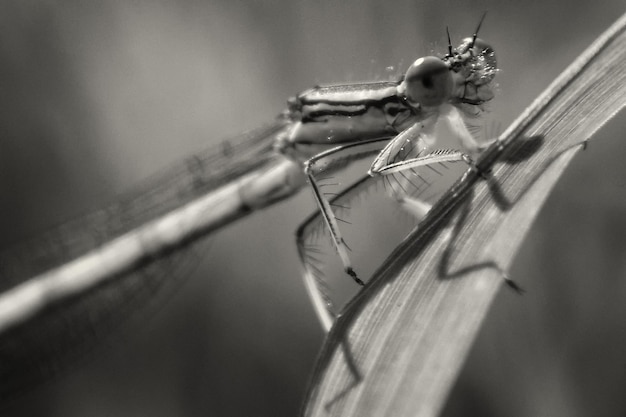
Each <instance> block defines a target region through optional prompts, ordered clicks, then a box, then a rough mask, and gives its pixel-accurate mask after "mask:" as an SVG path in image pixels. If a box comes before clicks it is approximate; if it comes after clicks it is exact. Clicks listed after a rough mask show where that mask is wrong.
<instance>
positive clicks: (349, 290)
mask: <svg viewBox="0 0 626 417" xmlns="http://www.w3.org/2000/svg"><path fill="white" fill-rule="evenodd" d="M412 149H413V150H412V151H410V152H409V148H407V152H406V153H405V154H399V156H400V157H407V158H409V157H412V156H415V155H416V154H419V152H418V151H417V150H415V149H416V148H412ZM366 167H367V162H366V163H365V164H364V165H363V164H361V166H360V167H355V170H356V171H357V172H358V173H360V174H357V175H354V174H348V175H352V176H354V177H357V179H354V180H352V181H353V182H352V185H351V186H348V187H346V188H344V189H342V190H336V196H335V197H334V198H332V199H331V205H332V208H333V211H334V213H335V215H336V216H337V219H338V221H339V227H340V229H341V231H342V234H343V237H344V240H345V242H346V244H347V246H348V247H349V248H350V251H351V252H350V257H351V259H352V261H353V265H354V268H355V270H356V272H357V273H358V275H359V277H361V278H362V279H364V280H365V281H367V280H369V278H370V277H371V276H372V275H373V273H374V272H375V270H376V269H377V268H378V266H379V265H380V264H381V263H382V262H383V261H384V259H385V258H386V257H387V256H388V255H389V254H390V253H391V251H393V249H394V248H395V247H396V246H397V245H398V244H399V243H400V242H401V241H402V240H403V239H404V238H405V237H406V236H407V235H408V234H409V232H410V231H411V230H413V228H414V227H415V226H416V225H418V223H419V222H420V220H421V219H422V218H423V216H424V215H425V214H426V213H427V212H428V210H429V209H430V207H432V205H433V204H434V203H435V202H436V201H437V200H438V199H439V198H440V197H441V196H442V195H443V193H444V192H445V191H447V190H448V189H449V188H450V186H451V185H452V184H453V183H454V182H455V181H456V180H457V179H458V178H460V176H461V175H462V174H463V173H464V172H465V171H466V170H467V169H468V167H467V165H466V164H465V163H463V162H446V163H435V164H432V165H428V166H422V167H419V168H416V169H409V170H406V171H402V172H398V173H394V174H392V175H386V176H380V177H373V178H372V177H369V176H365V177H363V176H362V173H363V172H364V171H366V169H367V168H366ZM342 177H343V175H342ZM329 182H334V183H336V182H337V181H336V180H335V179H329ZM344 183H345V181H344ZM324 190H325V191H328V192H329V193H331V194H333V193H334V192H335V190H332V189H331V188H330V187H327V188H324ZM297 245H298V251H299V254H300V259H301V262H302V265H303V268H304V279H305V282H306V284H307V289H308V290H309V293H310V295H311V298H312V300H313V303H314V306H315V309H316V312H317V313H318V316H319V317H320V320H321V321H322V323H323V326H324V327H325V328H327V327H328V324H329V322H332V320H333V318H334V316H335V315H336V314H337V312H339V311H341V309H342V307H343V306H344V305H345V303H346V302H347V301H349V300H350V299H351V298H352V297H353V296H354V295H355V294H356V292H357V291H358V290H359V288H360V287H358V286H357V285H356V284H355V283H354V282H353V281H352V280H351V279H350V277H348V276H347V275H346V274H345V272H344V271H343V268H342V264H341V261H340V259H339V257H338V256H337V254H336V252H335V250H334V246H333V245H332V241H331V237H330V235H329V232H328V229H327V227H326V225H325V224H324V221H323V218H322V216H321V215H320V214H319V213H314V214H313V215H312V216H311V217H309V218H308V219H307V220H306V221H305V222H304V223H303V224H302V226H301V227H300V228H299V230H298V233H297Z"/></svg>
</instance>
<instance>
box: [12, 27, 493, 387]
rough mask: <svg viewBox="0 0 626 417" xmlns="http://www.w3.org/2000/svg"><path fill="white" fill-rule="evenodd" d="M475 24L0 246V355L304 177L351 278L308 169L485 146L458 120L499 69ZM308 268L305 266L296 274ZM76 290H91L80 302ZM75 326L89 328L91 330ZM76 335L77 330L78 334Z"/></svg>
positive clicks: (376, 166) (135, 287)
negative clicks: (107, 200) (36, 233)
mask: <svg viewBox="0 0 626 417" xmlns="http://www.w3.org/2000/svg"><path fill="white" fill-rule="evenodd" d="M483 19H484V15H483V18H481V20H480V22H479V24H478V26H477V28H476V30H475V31H474V33H473V35H472V36H471V37H468V38H466V39H464V40H463V41H462V42H461V44H460V45H459V46H458V47H456V48H453V47H452V44H451V41H450V35H449V34H448V52H447V54H445V55H444V56H443V57H435V56H431V57H423V58H420V59H418V60H416V61H415V62H414V63H413V64H412V65H411V66H410V67H409V69H408V70H407V72H406V74H405V75H404V76H402V77H400V78H399V79H398V80H396V81H377V82H371V83H360V84H348V85H330V86H318V87H314V88H312V89H310V90H307V91H305V92H303V93H301V94H298V95H297V96H296V97H294V98H293V99H290V100H289V101H288V109H287V110H286V111H285V112H283V113H282V114H280V115H279V116H278V118H277V119H276V120H275V121H274V123H272V124H270V125H268V126H265V127H262V128H260V129H257V130H254V131H250V132H247V133H246V134H243V135H241V137H238V138H237V139H236V140H233V141H227V142H223V143H222V144H221V145H220V146H218V148H217V149H212V150H210V151H209V152H208V153H206V154H197V155H194V156H192V157H190V158H188V159H187V160H185V162H184V163H183V164H182V165H180V166H176V167H173V168H172V169H170V170H168V171H165V172H164V173H162V174H161V175H160V176H158V177H155V178H154V179H153V180H152V181H150V182H149V183H147V184H148V185H147V186H144V187H142V188H140V189H138V190H136V191H133V192H131V193H130V194H129V196H128V197H126V198H123V199H121V200H120V201H118V202H116V203H114V204H113V205H111V206H109V207H106V208H104V209H102V210H100V211H98V212H96V213H94V214H92V215H88V216H85V217H83V218H79V219H77V220H74V221H72V222H69V223H67V224H65V225H62V226H61V227H59V228H57V229H55V230H53V231H51V232H50V233H48V234H46V236H45V237H41V238H37V239H36V240H35V241H36V244H35V245H33V246H36V247H38V248H41V246H42V242H49V244H48V245H46V248H45V249H41V250H40V251H39V252H37V251H33V250H32V249H31V248H29V245H28V244H26V245H22V246H19V247H16V248H14V249H12V250H8V251H5V252H4V253H3V254H1V255H0V260H2V261H3V262H0V275H1V276H2V280H1V282H0V285H2V287H0V290H2V291H3V292H2V293H1V294H0V336H6V337H0V354H3V352H12V354H14V353H16V352H19V351H20V350H24V351H26V350H25V349H24V347H23V346H24V343H23V342H24V340H25V339H26V340H27V339H28V338H32V334H37V333H38V332H39V331H41V329H42V328H49V327H51V326H58V327H59V329H58V332H59V333H61V332H62V331H63V329H64V328H65V327H66V326H65V323H67V322H68V320H66V319H61V320H56V322H55V320H54V319H48V318H47V317H48V316H47V313H49V312H50V311H51V310H53V311H58V310H59V308H58V307H59V305H64V304H70V305H72V306H74V307H72V308H74V309H75V313H74V315H76V316H80V315H82V316H84V315H85V314H81V312H82V309H85V308H86V307H85V305H89V304H91V303H92V302H93V301H94V299H96V298H97V297H98V294H99V295H100V296H102V294H105V295H104V297H106V298H107V302H109V303H111V304H112V305H113V303H112V300H113V299H114V298H116V297H117V296H115V297H114V296H112V294H114V293H115V292H116V291H117V288H119V287H120V286H125V289H124V291H128V293H148V295H147V298H150V297H151V296H152V295H153V294H154V293H155V292H157V287H158V286H159V285H161V283H162V281H163V280H164V278H163V276H165V275H168V274H170V273H178V271H174V270H172V268H174V267H175V266H176V265H179V264H181V263H182V264H184V259H183V260H181V259H178V258H185V257H189V253H191V252H192V251H190V250H188V249H189V246H190V245H192V244H193V243H194V242H196V241H197V240H198V239H199V238H200V237H202V236H206V235H207V234H209V233H210V232H212V231H213V230H216V229H217V228H219V227H222V226H223V225H225V224H227V223H229V222H231V221H234V220H236V219H238V218H240V217H242V216H244V215H247V214H249V213H251V212H253V211H256V210H258V209H261V208H264V207H268V206H270V205H272V204H274V203H276V202H278V201H281V200H283V199H286V198H288V197H291V196H293V195H295V194H296V193H297V192H298V191H299V190H300V189H302V188H304V187H305V186H306V184H307V183H309V184H310V185H311V188H312V190H313V195H314V197H315V200H316V203H317V205H318V207H319V210H320V216H322V218H323V219H324V222H325V225H326V227H327V229H328V231H329V233H330V235H331V236H332V242H333V245H334V247H335V248H336V250H337V252H338V254H339V257H340V258H341V261H342V263H343V267H344V270H345V272H346V273H347V274H348V275H349V276H350V277H351V278H352V279H353V280H354V281H355V282H356V283H358V284H360V285H362V284H363V283H364V282H363V281H362V280H361V278H359V277H358V275H357V273H356V272H355V270H354V268H353V267H352V264H351V261H350V257H349V254H348V252H349V250H348V248H347V246H346V244H345V242H344V239H343V238H342V235H341V233H340V230H339V227H338V225H337V219H336V217H335V215H334V213H333V210H332V203H333V202H332V201H328V199H327V198H326V196H325V195H324V193H323V192H322V191H321V185H320V183H319V179H318V177H319V176H320V174H323V175H327V174H329V173H334V172H335V171H336V170H339V169H341V168H343V167H345V166H346V165H349V164H351V163H352V162H354V161H357V160H361V159H364V158H371V157H374V156H375V158H374V162H373V163H372V165H371V167H370V169H369V172H368V175H367V178H372V177H387V176H393V175H394V174H397V173H402V172H404V171H409V172H410V171H411V170H415V169H417V168H419V167H422V166H428V165H432V164H437V163H444V162H458V161H461V162H464V163H466V164H467V165H469V166H470V168H473V163H472V155H474V154H476V153H479V152H481V151H482V150H483V149H484V147H485V145H480V144H479V143H478V142H477V141H476V140H475V139H474V137H473V135H472V134H471V133H470V131H469V130H468V128H467V126H466V125H465V122H464V118H470V119H477V118H478V117H479V116H480V114H481V112H482V106H483V105H484V104H485V103H487V102H488V101H490V100H491V99H492V98H493V97H494V92H493V79H494V77H495V75H496V73H497V71H498V68H497V61H496V56H495V51H494V49H493V48H492V47H491V46H490V45H489V44H488V43H486V42H485V41H483V40H482V39H480V38H478V31H479V29H480V26H481V24H482V22H483ZM441 125H445V126H447V130H448V131H449V132H450V134H451V135H453V136H455V137H456V138H457V139H458V140H459V143H460V145H461V148H462V150H460V151H459V150H433V149H434V146H435V144H436V142H437V135H436V131H437V128H438V127H440V126H441ZM362 182H364V183H367V180H366V181H361V182H358V183H355V184H354V187H352V190H355V187H356V189H357V190H358V189H360V188H359V187H360V184H361V183H362ZM399 194H402V193H400V192H394V198H396V200H398V201H400V202H402V203H405V205H407V206H412V207H422V208H423V205H420V204H419V201H416V200H415V199H414V198H413V196H411V195H409V194H406V193H404V194H402V195H399ZM345 195H346V194H343V195H340V196H339V197H343V196H345ZM418 211H419V210H418ZM425 211H427V209H426V210H424V209H422V210H421V212H422V214H423V213H424V212H425ZM305 230H306V228H300V229H299V236H298V238H297V241H298V245H299V253H301V257H302V256H303V255H302V254H303V253H304V252H306V248H305V247H304V246H302V245H301V242H303V239H302V233H304V231H305ZM183 249H186V250H183ZM192 257H193V255H192ZM301 259H304V258H301ZM5 261H6V262H5ZM155 262H156V263H157V264H160V265H161V266H162V265H164V264H165V265H166V266H168V268H165V272H156V273H154V275H157V276H158V278H157V279H155V280H154V282H153V283H152V285H153V286H154V288H151V289H149V290H146V289H145V286H146V283H145V281H146V280H145V279H144V280H142V279H139V280H136V281H128V282H131V283H128V282H125V281H124V280H123V279H121V278H120V277H124V276H125V275H133V274H134V275H137V274H141V273H145V270H146V268H147V265H149V264H153V263H155ZM310 265H311V264H310V263H306V262H305V264H304V267H305V270H306V269H310ZM156 269H158V268H155V270H156ZM305 283H306V287H307V291H308V293H309V296H310V298H311V300H312V302H313V305H314V308H315V311H316V313H317V315H318V317H319V319H320V321H321V323H322V327H323V328H324V329H325V330H328V329H329V328H330V327H331V325H332V322H333V321H334V312H333V311H332V305H331V303H330V302H329V298H328V297H327V295H326V294H325V292H324V290H323V288H321V287H320V285H319V284H320V283H319V280H318V278H317V277H316V276H314V275H312V274H310V273H306V272H305ZM52 289H53V290H52ZM86 293H89V294H92V295H90V296H85V297H84V296H83V294H86ZM79 295H80V297H78V296H79ZM114 308H115V307H111V308H103V309H102V311H98V314H94V315H93V317H96V316H98V317H105V318H106V316H107V314H108V310H111V309H114ZM40 317H44V319H43V321H42V322H41V323H42V324H41V325H40V326H39V327H35V328H34V330H28V327H29V326H25V324H30V323H32V322H37V320H38V319H39V318H40ZM90 318H91V315H90ZM87 327H88V329H89V330H90V331H91V330H93V329H95V328H97V327H98V326H97V323H92V324H88V325H87ZM54 332H55V331H53V332H52V333H54ZM46 333H51V332H50V331H46ZM74 333H75V336H76V337H77V338H81V337H83V336H81V335H80V333H81V332H79V331H76V332H74ZM7 335H8V336H7ZM24 335H25V336H24ZM29 335H30V336H29ZM9 336H11V337H9ZM24 355H25V357H30V355H28V353H24ZM52 355H53V356H56V355H58V351H55V352H54V353H53V354H52ZM9 359H12V360H14V358H9ZM0 362H4V363H9V360H6V361H4V360H0ZM0 373H2V374H3V375H4V376H3V378H2V379H4V380H9V379H10V378H11V379H15V378H16V377H17V375H18V374H19V375H21V374H25V372H21V371H19V372H17V373H14V374H10V375H9V377H6V378H5V376H6V372H4V371H1V370H0Z"/></svg>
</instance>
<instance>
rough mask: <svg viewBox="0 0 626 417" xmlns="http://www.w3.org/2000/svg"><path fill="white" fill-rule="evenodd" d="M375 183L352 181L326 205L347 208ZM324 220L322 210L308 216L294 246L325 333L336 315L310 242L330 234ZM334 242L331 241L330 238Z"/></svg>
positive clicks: (299, 229) (362, 179) (368, 180)
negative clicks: (355, 198) (353, 199)
mask: <svg viewBox="0 0 626 417" xmlns="http://www.w3.org/2000/svg"><path fill="white" fill-rule="evenodd" d="M373 181H374V179H373V178H371V177H370V176H369V175H368V176H365V177H363V178H361V179H360V180H358V181H355V182H354V183H353V184H352V185H350V186H349V187H347V188H346V189H345V190H343V191H341V192H340V193H339V194H338V195H337V196H335V197H334V198H332V199H331V200H330V202H329V205H339V206H343V205H347V204H349V201H350V200H351V199H352V198H354V197H357V196H359V195H360V193H361V192H363V191H364V190H365V188H366V187H368V186H370V185H371V184H372V182H373ZM325 222H326V218H325V217H324V215H323V213H322V212H321V211H316V212H315V213H313V214H312V215H310V216H309V217H308V218H307V219H306V220H305V221H304V222H303V223H302V224H301V225H300V226H299V227H298V230H297V231H296V246H297V248H298V255H299V257H300V263H301V264H302V267H303V269H304V274H303V279H304V283H305V286H306V289H307V292H308V294H309V297H310V299H311V302H312V304H313V307H314V309H315V312H316V314H317V317H318V318H319V320H320V322H321V324H322V327H323V329H324V330H325V331H326V332H328V331H329V330H330V328H331V326H332V324H333V322H334V321H335V317H336V313H335V311H334V306H333V302H332V300H331V298H330V295H329V289H328V286H327V284H326V281H325V277H324V271H323V270H322V269H321V264H320V262H321V261H320V259H318V256H319V255H320V250H319V249H318V248H317V247H315V246H314V245H313V244H312V240H313V239H318V238H322V237H321V236H320V234H324V232H329V231H330V229H329V228H328V227H327V225H326V224H325ZM333 242H334V238H333Z"/></svg>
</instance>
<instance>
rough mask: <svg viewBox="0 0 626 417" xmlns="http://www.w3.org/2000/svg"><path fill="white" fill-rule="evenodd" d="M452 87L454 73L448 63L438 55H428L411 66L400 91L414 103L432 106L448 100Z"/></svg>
mask: <svg viewBox="0 0 626 417" xmlns="http://www.w3.org/2000/svg"><path fill="white" fill-rule="evenodd" d="M452 87H453V81H452V74H450V69H449V68H448V66H447V65H446V63H445V62H443V61H442V60H441V59H439V58H437V57H434V56H427V57H424V58H420V59H418V60H417V61H415V62H414V63H413V64H412V65H411V66H410V67H409V69H408V70H407V72H406V76H405V77H404V81H402V83H401V84H400V86H399V88H398V92H399V93H400V94H402V95H404V96H405V97H406V98H407V100H408V101H409V103H411V104H413V105H416V106H417V105H422V106H427V107H431V106H439V105H440V104H443V103H444V102H445V101H447V100H448V99H449V98H450V95H451V93H452Z"/></svg>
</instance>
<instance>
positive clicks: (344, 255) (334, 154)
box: [304, 138, 389, 285]
mask: <svg viewBox="0 0 626 417" xmlns="http://www.w3.org/2000/svg"><path fill="white" fill-rule="evenodd" d="M388 141H389V138H380V139H370V140H365V141H361V142H358V143H351V144H348V145H342V146H338V147H336V148H333V149H330V150H328V151H326V152H322V153H320V154H318V155H315V156H314V157H312V158H311V159H309V160H308V161H306V162H305V163H304V173H305V174H306V176H307V178H308V180H309V183H310V184H311V188H312V189H313V196H314V198H315V201H316V202H317V205H318V206H319V208H320V213H321V215H322V216H323V218H324V222H325V224H326V227H327V228H328V231H329V232H330V235H331V237H332V241H333V245H334V247H335V249H336V250H337V253H338V254H339V257H340V258H341V262H342V263H343V267H344V271H345V272H346V273H347V274H348V275H350V277H352V279H353V280H354V282H356V283H357V284H359V285H365V283H364V282H363V281H362V280H361V279H360V278H359V277H358V275H357V274H356V272H355V271H354V269H353V268H352V263H351V261H350V256H349V254H348V252H349V248H348V246H347V245H346V243H345V242H344V240H343V237H342V236H341V232H340V230H339V225H338V224H337V217H336V216H335V214H334V213H333V210H332V208H331V205H330V203H329V201H328V199H327V198H326V196H325V195H324V193H323V192H322V191H321V190H320V185H319V184H318V182H317V180H316V178H315V171H316V166H318V165H321V166H323V167H324V169H325V170H332V169H333V168H336V167H337V166H340V165H345V164H346V162H348V161H354V160H358V159H363V158H366V157H371V155H373V154H377V153H378V152H379V151H380V148H381V147H382V146H383V145H384V144H385V143H386V142H388Z"/></svg>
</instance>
